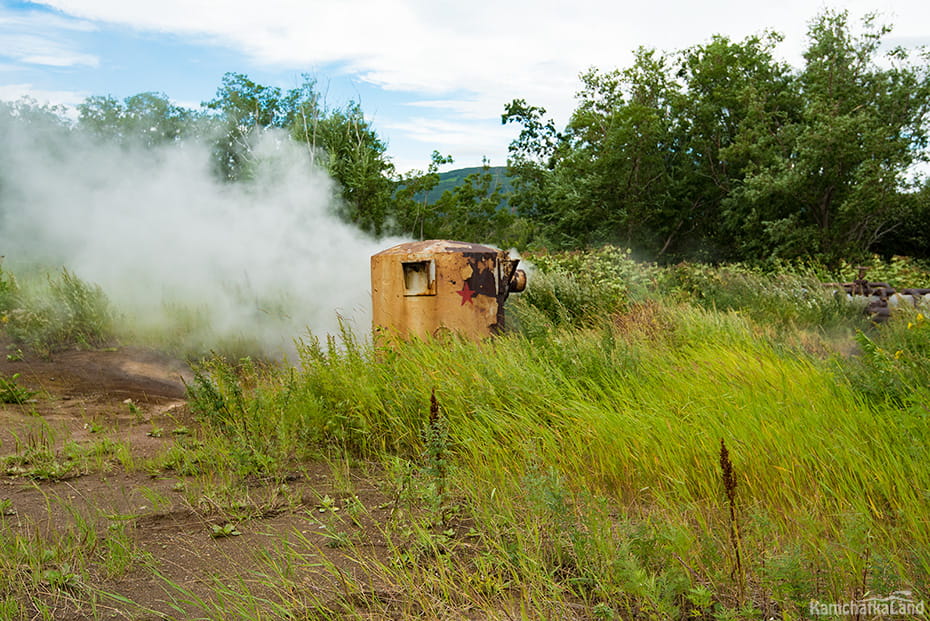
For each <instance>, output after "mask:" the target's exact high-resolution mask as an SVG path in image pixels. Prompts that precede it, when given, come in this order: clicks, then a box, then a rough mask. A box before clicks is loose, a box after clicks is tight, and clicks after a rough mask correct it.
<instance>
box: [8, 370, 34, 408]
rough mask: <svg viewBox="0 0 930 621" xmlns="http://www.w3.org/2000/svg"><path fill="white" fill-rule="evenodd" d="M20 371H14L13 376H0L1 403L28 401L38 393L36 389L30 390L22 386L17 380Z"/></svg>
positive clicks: (22, 402)
mask: <svg viewBox="0 0 930 621" xmlns="http://www.w3.org/2000/svg"><path fill="white" fill-rule="evenodd" d="M19 375H20V374H19V373H14V374H13V375H12V376H11V377H9V378H5V377H2V376H0V403H18V404H20V405H22V404H24V403H26V401H28V400H29V399H32V398H33V397H34V396H36V395H37V394H38V392H37V391H35V390H29V389H28V388H25V387H24V386H21V385H20V384H19V383H18V382H17V381H16V380H17V379H18V378H19Z"/></svg>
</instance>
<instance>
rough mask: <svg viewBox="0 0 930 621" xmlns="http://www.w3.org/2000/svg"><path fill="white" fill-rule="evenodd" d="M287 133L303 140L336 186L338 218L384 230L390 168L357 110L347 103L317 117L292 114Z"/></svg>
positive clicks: (389, 199)
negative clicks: (337, 184)
mask: <svg viewBox="0 0 930 621" xmlns="http://www.w3.org/2000/svg"><path fill="white" fill-rule="evenodd" d="M291 135H292V136H293V137H294V138H296V139H298V140H301V139H302V140H305V141H307V145H308V147H309V148H310V150H311V152H312V153H313V152H316V153H318V154H319V159H320V163H321V164H322V165H323V166H325V168H326V169H327V170H328V171H329V174H330V175H331V176H332V177H333V179H335V180H336V181H337V182H338V183H339V186H340V188H341V195H340V199H341V201H340V207H339V211H340V214H341V215H342V217H343V218H344V219H345V220H347V221H349V222H353V223H354V224H356V225H358V226H359V228H361V229H362V230H364V231H367V232H369V233H373V234H375V235H381V234H382V233H383V232H385V226H386V223H387V220H388V216H389V214H390V213H391V211H392V193H393V191H394V183H393V182H392V181H391V177H392V176H393V174H394V166H393V165H392V164H391V163H390V161H389V160H388V159H387V156H386V151H387V145H386V144H385V143H384V141H382V140H381V139H380V138H379V137H378V135H377V134H376V133H375V131H374V130H373V129H372V128H371V124H370V123H369V122H368V121H367V120H365V116H364V114H363V113H362V109H361V107H360V106H359V105H358V104H357V103H355V102H350V103H349V104H347V105H346V106H345V107H344V108H342V109H338V110H334V111H332V112H330V113H329V114H327V115H325V116H323V117H322V118H321V117H319V116H317V117H312V116H310V115H307V114H305V113H301V114H299V115H295V117H294V119H293V121H292V125H291Z"/></svg>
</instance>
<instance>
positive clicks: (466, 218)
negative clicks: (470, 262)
mask: <svg viewBox="0 0 930 621" xmlns="http://www.w3.org/2000/svg"><path fill="white" fill-rule="evenodd" d="M889 32H890V30H889V28H887V27H885V26H882V25H879V24H878V23H877V22H876V20H875V19H873V18H867V19H866V20H864V21H863V23H862V25H861V27H855V28H854V27H853V26H852V25H850V23H849V20H848V16H847V14H846V13H836V12H830V11H827V12H824V13H822V14H821V15H819V16H818V17H816V18H815V19H814V20H813V21H812V22H811V24H810V26H809V31H808V42H807V49H806V51H805V53H804V64H803V67H801V68H794V67H792V66H790V65H788V64H787V63H785V62H783V61H780V60H778V59H777V58H776V57H775V55H774V52H775V48H776V46H777V44H778V43H779V41H780V36H779V35H777V34H775V33H766V34H764V35H759V36H752V37H748V38H746V39H745V40H743V41H740V42H734V41H731V40H729V39H727V38H725V37H720V36H716V37H713V38H712V39H711V40H710V41H709V42H707V43H705V44H702V45H697V46H695V47H692V48H688V49H685V50H682V51H677V52H670V53H660V52H658V51H656V50H650V49H639V50H638V51H637V52H636V54H635V60H634V62H633V64H632V65H631V66H629V67H627V68H624V69H612V70H601V69H594V68H592V69H591V70H589V71H588V72H586V73H585V74H584V75H582V76H581V90H580V92H579V93H578V94H577V108H576V109H575V111H574V113H573V114H572V116H571V118H570V120H569V122H568V124H567V125H566V126H565V127H564V128H559V127H557V126H556V124H555V122H554V121H553V120H552V119H549V118H547V116H546V111H545V110H544V109H543V108H540V107H537V106H534V105H531V104H530V103H527V102H526V101H524V100H519V99H518V100H514V101H512V102H510V103H509V104H507V105H506V106H505V110H504V114H503V115H502V121H503V123H505V124H507V123H514V124H516V125H518V126H519V128H520V133H519V136H518V137H517V138H516V140H514V142H513V143H512V144H511V145H510V156H509V161H508V166H509V171H508V172H509V175H510V179H511V181H512V183H513V189H512V191H509V192H506V193H505V192H504V190H503V189H502V186H501V184H500V183H499V180H498V179H497V178H496V177H495V176H494V174H493V173H492V172H491V171H490V170H489V168H488V167H487V166H485V167H484V169H482V170H480V171H479V172H476V173H474V174H471V175H468V176H467V177H465V178H464V180H463V181H462V183H461V184H459V185H457V186H456V187H455V188H453V189H451V190H448V191H445V192H442V194H441V195H440V196H439V197H438V198H436V194H438V192H433V193H430V192H429V190H431V189H433V188H435V187H436V184H437V183H438V182H439V174H438V170H439V167H440V166H442V165H444V164H448V163H451V158H448V157H444V156H442V155H441V154H440V153H439V152H435V151H434V152H433V155H432V162H431V164H430V165H429V167H428V168H427V170H425V171H412V172H407V173H404V174H400V173H399V172H398V171H397V170H395V168H394V166H393V164H392V163H391V161H390V159H389V158H388V156H387V145H386V144H385V143H384V141H383V140H382V139H381V138H380V137H379V136H378V135H377V133H376V132H375V131H374V129H373V127H372V125H371V123H370V122H369V121H368V120H367V119H366V118H365V116H364V113H363V111H362V109H361V107H360V105H359V104H358V103H356V102H349V103H348V104H345V105H343V106H341V107H337V108H331V107H328V106H327V104H326V102H325V101H323V99H322V98H321V96H320V94H319V92H318V91H317V89H316V87H315V83H314V82H313V80H311V79H309V78H305V82H304V83H303V84H302V85H301V86H299V87H298V88H295V89H291V90H282V89H280V88H277V87H272V86H265V85H261V84H258V83H256V82H254V81H252V80H251V79H249V78H248V76H246V75H243V74H237V73H229V74H227V75H225V76H224V77H223V79H222V84H221V85H220V87H219V88H218V89H217V92H216V96H215V97H214V98H213V99H212V100H210V101H208V102H204V104H203V106H202V108H201V109H200V110H189V109H185V108H183V107H179V106H177V105H175V104H173V103H171V101H170V100H169V99H168V97H167V96H165V95H163V94H158V93H141V94H138V95H133V96H131V97H127V98H125V99H123V100H118V99H116V98H114V97H110V96H95V97H90V98H88V99H87V100H85V102H84V103H83V104H81V105H80V106H78V110H77V118H76V119H74V118H73V117H69V116H68V115H66V114H64V112H65V111H63V110H60V109H57V108H48V107H42V106H38V105H36V104H35V103H34V102H28V101H21V102H19V103H17V104H0V112H3V114H0V137H2V133H3V128H4V123H9V122H30V123H34V124H35V123H37V122H38V120H39V119H41V120H42V123H44V124H45V125H43V126H46V125H47V124H48V123H49V122H54V123H57V124H58V125H59V127H60V128H62V129H64V130H67V131H73V132H87V133H90V134H92V135H94V136H96V137H97V138H99V139H102V140H114V141H125V142H127V143H129V142H132V143H137V144H142V145H144V146H155V145H161V144H166V143H172V142H178V143H180V142H182V141H185V140H191V139H193V140H199V141H203V142H206V143H207V144H209V145H210V146H211V152H212V162H213V169H214V170H213V172H214V174H215V175H216V176H217V177H218V178H220V179H223V180H225V181H227V182H229V183H237V182H239V181H243V180H247V179H249V178H250V175H251V174H252V171H254V170H255V167H256V165H257V161H256V158H257V157H258V156H257V155H256V152H255V151H254V150H253V148H254V145H255V144H256V143H257V138H258V137H259V136H260V135H261V134H262V133H264V132H267V131H269V130H272V129H275V130H277V131H280V132H286V134H287V135H289V136H290V138H291V139H293V140H295V141H297V142H299V143H301V144H303V145H306V147H307V150H308V153H309V154H310V158H311V161H312V162H313V163H314V164H315V165H320V166H323V167H325V168H326V169H327V170H328V171H329V173H330V175H331V176H332V177H333V178H334V179H335V180H336V181H337V183H338V187H339V195H338V196H337V197H335V198H336V200H335V201H334V204H335V205H336V209H337V211H338V213H339V215H340V216H341V217H342V218H344V219H345V220H347V221H349V222H352V223H354V224H356V225H357V226H358V227H359V228H361V229H363V230H365V231H367V232H369V233H371V234H373V235H376V236H382V235H403V236H408V237H414V238H424V239H425V238H457V239H466V240H469V241H478V242H484V243H491V244H496V245H499V246H504V247H510V246H516V247H518V248H542V247H546V248H553V249H573V248H583V247H590V246H597V245H601V244H604V243H613V244H618V245H621V246H624V247H628V248H632V249H633V250H634V251H635V252H636V253H637V256H640V257H642V258H645V259H653V260H658V261H661V262H671V261H679V260H711V261H718V260H719V261H723V260H744V261H761V262H765V261H770V260H772V259H793V258H815V259H818V260H821V261H825V262H829V263H833V262H836V261H838V260H840V259H847V260H855V259H856V258H857V257H861V256H862V255H864V254H867V253H880V254H885V255H893V254H904V255H909V256H914V257H921V258H928V257H930V240H928V235H927V231H930V184H928V182H927V180H926V177H925V176H924V177H921V176H919V175H915V174H914V170H915V165H918V164H920V163H922V162H927V161H928V135H927V122H928V113H930V52H928V51H927V50H924V49H920V50H907V49H904V48H900V47H889V46H888V45H887V44H886V41H885V40H886V39H887V35H888V33H889ZM50 119H51V120H52V121H50ZM3 149H4V147H3V146H2V145H0V159H2V157H15V153H6V154H4V153H2V151H3ZM2 190H3V179H2V171H0V200H2ZM502 205H503V207H502Z"/></svg>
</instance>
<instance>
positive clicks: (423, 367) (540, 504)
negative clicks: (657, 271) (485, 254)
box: [194, 305, 930, 616]
mask: <svg viewBox="0 0 930 621" xmlns="http://www.w3.org/2000/svg"><path fill="white" fill-rule="evenodd" d="M656 312H657V313H659V314H660V315H661V317H660V322H661V324H662V325H665V326H669V329H668V330H667V331H665V332H664V333H655V332H653V331H650V330H648V329H646V330H644V331H643V332H641V333H640V332H638V331H637V330H636V327H635V326H629V325H625V327H624V329H623V330H620V329H618V328H617V327H616V326H615V325H613V324H605V325H602V326H599V327H592V328H586V329H581V330H579V329H572V330H561V331H555V332H553V333H550V335H549V336H548V337H546V338H545V339H540V338H536V339H527V338H525V337H523V336H521V335H510V336H505V337H503V338H499V339H496V340H495V341H493V342H489V343H472V342H465V341H460V340H456V339H450V340H448V341H445V342H443V343H442V345H441V346H437V345H436V344H435V343H423V342H411V343H406V344H403V345H400V346H398V347H397V348H396V349H392V350H375V349H372V348H371V347H370V346H366V345H362V344H360V343H356V342H354V341H353V340H352V339H351V337H350V336H348V335H347V338H346V341H345V342H344V343H343V345H342V346H337V345H335V344H334V343H330V344H322V343H320V342H318V341H309V342H308V343H305V344H304V345H303V346H302V347H300V349H299V351H300V355H301V361H302V369H301V370H300V371H299V372H298V371H295V370H293V369H284V370H281V369H261V370H259V369H256V368H255V367H253V366H251V365H250V364H249V363H248V362H245V363H244V364H241V365H235V364H230V363H227V362H223V361H220V360H214V361H212V362H211V363H210V364H211V365H212V367H213V368H212V375H211V376H210V377H211V378H213V379H212V380H207V379H205V378H203V377H202V378H201V382H202V386H201V392H199V393H198V392H196V391H195V393H194V398H195V404H199V405H198V407H201V408H202V410H201V411H202V415H203V416H204V420H205V421H206V422H207V424H208V425H211V426H213V428H215V429H216V430H217V431H218V432H221V433H222V434H224V435H226V436H227V437H233V438H236V440H234V444H236V445H237V446H240V447H248V450H249V451H252V452H254V453H253V454H260V455H262V456H264V457H266V458H267V460H268V461H267V462H266V463H267V465H268V467H269V468H270V469H271V470H272V471H273V470H274V469H275V468H280V467H281V466H282V465H283V464H286V463H287V462H288V460H289V459H297V460H300V459H306V458H308V455H307V454H306V453H302V452H301V451H300V450H299V448H298V447H300V446H314V447H320V446H337V447H339V448H340V449H341V450H345V451H348V452H350V453H354V454H357V455H361V456H365V457H368V458H384V456H386V455H393V456H397V457H398V458H400V459H402V460H406V461H408V462H409V463H412V464H415V466H414V471H415V472H418V473H419V474H418V476H419V477H420V478H425V477H428V476H429V471H430V469H431V468H432V470H435V465H432V466H431V461H432V462H435V453H436V451H435V448H434V447H433V448H431V445H430V440H429V434H428V433H424V431H428V430H429V429H430V428H431V426H430V423H429V412H430V408H429V392H430V391H431V390H433V389H435V391H436V395H437V399H438V400H439V402H440V403H441V404H442V410H443V412H444V424H445V425H446V429H447V431H445V432H444V433H447V434H448V437H447V439H446V440H443V442H444V443H446V444H447V445H448V446H447V448H446V449H445V450H444V457H443V462H448V466H449V467H448V469H447V471H446V472H445V474H444V475H443V477H444V481H445V483H444V485H447V486H448V487H447V488H443V491H442V492H441V493H442V494H443V495H446V494H449V495H450V496H453V497H454V498H455V499H456V500H455V504H456V505H457V506H458V511H459V515H460V516H465V517H467V518H468V520H470V521H472V522H473V523H474V524H475V525H476V526H475V527H474V528H476V529H477V532H478V536H479V538H480V540H481V541H482V545H483V547H484V548H485V550H489V551H492V553H493V554H494V555H495V556H498V557H499V558H498V562H499V563H500V564H502V565H503V567H502V568H501V570H500V571H501V572H502V573H503V574H504V575H509V576H511V577H512V580H511V581H512V582H514V583H520V584H524V585H526V584H528V585H532V589H533V598H535V597H537V596H539V597H540V598H541V599H540V600H539V601H541V602H542V601H545V602H547V603H546V604H545V606H544V607H540V608H538V609H536V610H537V611H538V612H539V611H542V610H544V609H546V607H548V606H551V605H555V604H554V602H556V603H558V605H562V606H566V607H570V606H571V605H572V603H573V602H584V603H585V604H586V605H589V606H591V607H594V606H598V605H601V608H600V610H602V611H604V610H606V608H604V606H607V607H609V608H610V609H611V610H613V611H614V612H616V613H617V614H620V615H624V616H625V615H630V614H639V613H638V612H637V611H640V612H642V611H643V610H644V609H650V610H654V611H655V614H658V615H660V616H665V615H670V616H684V615H685V612H684V610H685V608H686V607H687V606H688V605H689V604H686V602H687V601H688V598H689V594H691V595H690V596H693V598H695V599H700V597H698V595H695V593H693V592H692V591H693V590H694V589H701V588H702V589H707V590H708V592H709V593H710V594H711V595H712V598H711V599H712V601H713V606H711V608H712V609H713V610H716V611H718V612H719V611H723V610H730V611H734V610H740V611H742V612H740V613H739V614H740V615H743V614H749V612H747V611H749V610H753V611H755V612H753V613H752V614H753V615H759V616H761V615H762V614H764V613H766V612H768V613H771V612H772V611H792V614H800V612H801V611H803V610H804V607H805V606H806V605H807V603H808V602H809V600H810V599H812V598H815V597H816V598H820V599H824V598H828V597H832V598H836V599H840V598H843V597H850V596H852V595H853V594H854V593H859V594H861V593H864V592H865V591H866V590H867V591H870V592H876V591H881V590H883V589H887V587H889V585H897V587H896V588H898V587H900V588H918V587H920V586H921V585H925V584H927V580H928V577H930V573H928V568H930V556H928V554H927V553H926V550H928V549H930V528H928V525H927V524H926V521H925V520H924V519H923V518H922V517H921V516H922V510H921V507H922V503H923V502H924V501H925V496H926V493H927V490H930V474H928V471H927V469H926V468H924V467H923V465H922V464H923V461H922V460H923V457H924V456H925V455H926V453H927V448H928V441H930V434H928V431H927V427H926V426H922V425H919V424H915V422H914V421H912V420H911V419H910V417H912V416H914V415H915V413H914V412H913V411H908V410H902V409H901V408H900V407H899V406H898V405H896V404H895V403H894V402H893V401H890V400H874V399H869V398H868V397H867V395H866V394H864V393H863V392H861V391H859V390H857V389H856V388H855V387H854V386H853V385H851V384H850V383H848V382H846V381H844V376H843V373H842V371H841V370H838V369H837V364H838V363H837V362H835V361H831V360H821V359H818V358H816V357H813V356H810V355H808V354H805V353H804V352H802V351H796V350H791V349H790V348H786V347H785V346H783V344H781V343H780V342H773V340H772V338H773V337H772V335H771V333H770V332H768V331H766V330H764V329H762V328H760V327H759V326H758V325H757V324H756V323H755V322H754V321H753V320H752V319H751V318H750V317H748V316H747V315H744V314H739V313H735V312H732V311H731V312H728V313H722V312H719V311H713V310H705V309H702V308H700V307H695V306H692V305H680V306H675V305H667V306H664V307H662V308H661V310H659V311H656ZM211 382H213V383H211ZM909 385H910V389H911V391H912V396H913V397H914V398H915V399H914V401H913V402H912V404H911V405H912V406H913V408H920V407H922V406H920V405H919V404H920V403H925V398H926V389H925V388H921V387H920V386H919V385H917V384H909ZM206 386H210V388H209V389H206V388H205V387H206ZM925 415H926V410H925V406H924V414H923V415H922V416H924V417H925ZM902 429H907V431H908V435H907V436H904V435H902V433H901V431H902ZM254 437H261V438H263V441H262V443H261V445H260V446H259V445H257V444H256V443H255V442H254V441H248V440H247V438H254ZM905 438H906V439H905ZM722 440H723V441H725V443H726V446H727V447H728V448H729V459H730V460H732V463H733V468H734V470H735V472H737V473H738V476H739V479H738V483H739V485H738V487H737V488H736V489H737V491H736V494H737V497H738V505H737V504H735V502H733V501H730V500H729V499H728V497H727V496H726V494H725V490H724V488H723V486H722V483H721V478H720V473H719V448H720V445H721V441H722ZM902 443H903V444H902ZM905 482H906V484H905ZM436 493H439V492H436ZM735 506H738V507H740V510H739V512H738V513H739V514H738V515H737V514H736V512H735V510H734V514H733V518H732V519H734V520H737V521H739V523H740V524H741V525H742V526H741V532H742V538H741V543H740V546H741V549H742V553H743V559H742V565H743V567H742V569H741V572H740V573H743V572H744V573H745V576H746V577H745V582H746V584H747V585H748V586H747V590H746V592H745V593H744V592H743V589H742V588H741V587H740V586H739V582H741V581H742V579H740V580H737V579H736V578H734V576H733V564H734V562H735V559H734V558H731V557H732V556H733V553H732V547H733V546H732V545H731V543H730V532H731V526H730V520H731V518H730V511H731V507H735ZM904 550H914V552H907V553H906V552H904ZM636 585H638V586H636ZM634 586H635V588H634ZM700 592H702V591H699V593H700ZM504 593H505V594H504V595H503V597H504V599H505V600H506V599H507V598H508V597H515V596H517V594H516V593H514V592H513V591H512V590H510V589H506V590H504ZM500 603H501V602H500V601H498V602H497V605H499V604H500ZM690 605H694V604H690ZM644 607H645V608H644ZM592 610H593V608H592ZM705 612H708V614H709V613H710V611H705ZM702 614H703V613H702ZM734 614H735V613H734Z"/></svg>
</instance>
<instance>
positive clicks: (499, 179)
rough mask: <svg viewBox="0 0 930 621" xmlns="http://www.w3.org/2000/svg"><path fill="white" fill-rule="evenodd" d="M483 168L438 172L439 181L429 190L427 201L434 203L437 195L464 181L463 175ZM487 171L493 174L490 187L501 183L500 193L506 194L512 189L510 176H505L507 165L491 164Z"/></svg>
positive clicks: (478, 171)
mask: <svg viewBox="0 0 930 621" xmlns="http://www.w3.org/2000/svg"><path fill="white" fill-rule="evenodd" d="M483 170H484V169H483V168H482V167H481V166H474V167H472V168H459V169H456V170H450V171H447V172H443V173H439V183H438V184H436V187H435V188H433V189H432V190H430V192H429V194H427V197H426V199H427V202H428V203H435V202H436V201H437V200H439V197H440V196H442V195H443V193H444V192H446V191H451V190H453V189H454V188H455V187H456V186H459V185H461V184H463V183H465V177H467V176H468V175H473V174H475V173H480V172H482V171H483ZM488 172H490V173H491V175H492V176H493V181H492V186H491V187H492V189H493V187H494V184H498V183H499V184H500V185H501V193H502V194H505V195H506V194H508V193H510V192H512V191H513V184H511V182H510V177H508V176H507V167H506V166H491V167H490V168H489V169H488Z"/></svg>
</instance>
